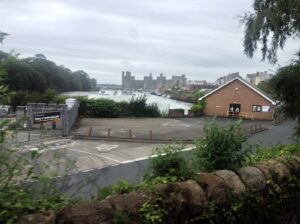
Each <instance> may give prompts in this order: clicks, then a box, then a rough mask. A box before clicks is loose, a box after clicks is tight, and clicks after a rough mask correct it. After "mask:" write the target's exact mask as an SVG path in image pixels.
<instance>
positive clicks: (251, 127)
mask: <svg viewBox="0 0 300 224" xmlns="http://www.w3.org/2000/svg"><path fill="white" fill-rule="evenodd" d="M252 133H253V126H252V125H251V126H250V135H251V134H252Z"/></svg>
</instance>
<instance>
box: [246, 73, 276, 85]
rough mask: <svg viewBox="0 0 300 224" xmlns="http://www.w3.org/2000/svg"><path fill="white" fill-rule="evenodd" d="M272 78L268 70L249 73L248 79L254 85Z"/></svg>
mask: <svg viewBox="0 0 300 224" xmlns="http://www.w3.org/2000/svg"><path fill="white" fill-rule="evenodd" d="M270 78H271V75H270V74H268V72H267V71H264V72H256V73H254V74H247V75H246V80H247V82H249V83H251V84H252V85H256V86H257V85H258V84H259V83H261V82H262V81H266V80H268V79H270Z"/></svg>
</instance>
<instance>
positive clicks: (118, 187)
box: [96, 180, 136, 200]
mask: <svg viewBox="0 0 300 224" xmlns="http://www.w3.org/2000/svg"><path fill="white" fill-rule="evenodd" d="M135 188H136V187H135V186H134V185H131V184H129V183H128V182H127V181H125V180H120V181H119V182H118V183H117V184H114V185H111V186H108V187H103V188H100V189H99V190H98V192H97V195H96V199H97V200H103V199H105V198H108V197H109V196H111V195H117V194H126V193H130V192H132V191H134V190H135Z"/></svg>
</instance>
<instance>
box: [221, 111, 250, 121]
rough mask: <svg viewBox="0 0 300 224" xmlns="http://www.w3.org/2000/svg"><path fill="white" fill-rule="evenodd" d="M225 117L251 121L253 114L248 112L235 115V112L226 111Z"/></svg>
mask: <svg viewBox="0 0 300 224" xmlns="http://www.w3.org/2000/svg"><path fill="white" fill-rule="evenodd" d="M226 115H227V117H234V118H245V119H251V120H253V119H254V116H253V113H248V112H239V113H235V112H231V111H227V113H226Z"/></svg>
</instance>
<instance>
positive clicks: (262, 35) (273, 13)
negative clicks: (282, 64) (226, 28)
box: [241, 0, 300, 63]
mask: <svg viewBox="0 0 300 224" xmlns="http://www.w3.org/2000/svg"><path fill="white" fill-rule="evenodd" d="M253 8H254V12H253V13H246V14H245V15H244V16H243V18H242V19H241V22H242V23H244V25H245V34H244V52H245V54H246V55H247V56H249V57H253V53H254V52H255V51H256V50H257V48H258V47H259V46H261V49H260V50H261V53H262V59H263V60H265V59H266V58H267V59H268V61H269V62H271V63H276V61H277V50H278V48H279V47H280V48H281V49H282V48H283V46H284V44H285V41H286V39H287V38H288V37H291V36H294V37H299V35H300V25H299V24H300V16H299V14H300V13H299V11H300V1H299V0H254V4H253Z"/></svg>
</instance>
